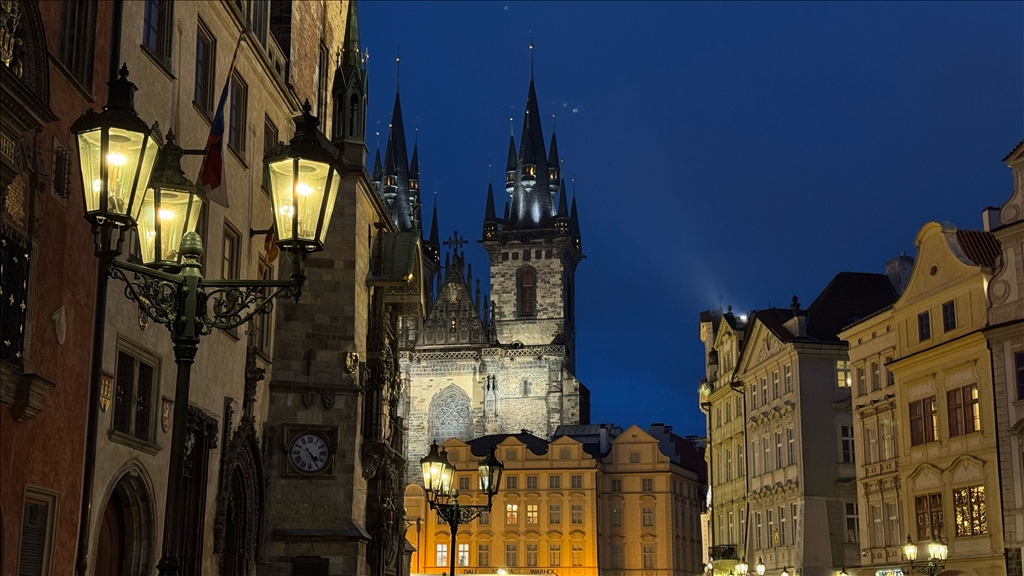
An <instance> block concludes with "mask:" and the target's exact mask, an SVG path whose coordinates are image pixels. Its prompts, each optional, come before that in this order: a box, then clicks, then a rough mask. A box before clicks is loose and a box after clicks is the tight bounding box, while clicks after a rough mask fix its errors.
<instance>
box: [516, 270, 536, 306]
mask: <svg viewBox="0 0 1024 576" xmlns="http://www.w3.org/2000/svg"><path fill="white" fill-rule="evenodd" d="M516 289H517V293H518V297H519V307H518V308H519V315H520V316H536V315H537V273H536V272H534V271H533V268H529V267H524V268H522V269H521V270H520V271H519V278H518V279H517V282H516Z"/></svg>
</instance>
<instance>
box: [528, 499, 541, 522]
mask: <svg viewBox="0 0 1024 576" xmlns="http://www.w3.org/2000/svg"><path fill="white" fill-rule="evenodd" d="M526 523H527V524H540V512H539V511H538V510H537V505H536V504H527V505H526Z"/></svg>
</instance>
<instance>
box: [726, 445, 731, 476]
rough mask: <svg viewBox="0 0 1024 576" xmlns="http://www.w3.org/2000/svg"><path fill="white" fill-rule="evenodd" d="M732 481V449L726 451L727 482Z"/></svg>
mask: <svg viewBox="0 0 1024 576" xmlns="http://www.w3.org/2000/svg"><path fill="white" fill-rule="evenodd" d="M730 480H732V448H726V449H725V481H726V482H728V481H730Z"/></svg>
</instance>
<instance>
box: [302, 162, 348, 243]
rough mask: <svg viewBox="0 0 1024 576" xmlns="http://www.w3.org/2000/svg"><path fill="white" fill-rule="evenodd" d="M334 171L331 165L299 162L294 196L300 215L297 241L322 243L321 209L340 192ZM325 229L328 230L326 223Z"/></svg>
mask: <svg viewBox="0 0 1024 576" xmlns="http://www.w3.org/2000/svg"><path fill="white" fill-rule="evenodd" d="M333 171H334V169H333V168H332V167H331V165H330V164H325V163H323V162H313V161H310V160H303V159H300V160H299V174H298V179H297V181H296V183H295V195H294V203H295V213H296V214H297V215H298V228H297V230H296V234H295V236H296V238H297V239H299V240H303V241H312V242H318V241H320V238H319V237H318V235H317V225H318V224H319V222H320V211H321V208H323V204H324V201H325V200H326V199H327V198H332V199H333V196H334V195H336V194H337V192H338V182H337V180H338V179H337V178H336V177H332V176H334V175H333V174H331V172H333ZM328 186H329V187H328ZM331 188H333V190H331ZM332 203H333V202H332ZM331 208H333V206H331ZM325 218H329V216H325ZM324 227H325V228H326V222H325V225H324Z"/></svg>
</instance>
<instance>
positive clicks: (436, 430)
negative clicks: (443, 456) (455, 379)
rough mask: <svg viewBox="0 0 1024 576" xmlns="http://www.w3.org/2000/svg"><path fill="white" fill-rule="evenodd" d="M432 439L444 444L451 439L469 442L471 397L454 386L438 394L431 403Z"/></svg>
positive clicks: (430, 423)
mask: <svg viewBox="0 0 1024 576" xmlns="http://www.w3.org/2000/svg"><path fill="white" fill-rule="evenodd" d="M428 422H429V425H430V439H431V440H436V441H437V442H444V441H445V440H448V439H449V438H458V439H460V440H468V439H469V438H470V437H471V436H470V424H471V423H472V417H471V415H470V410H469V396H467V395H466V393H465V392H463V391H462V390H461V389H460V388H459V387H458V386H455V385H452V386H449V387H447V388H445V389H444V390H442V391H441V392H438V394H437V395H436V396H434V398H433V400H431V401H430V416H429V419H428Z"/></svg>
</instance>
